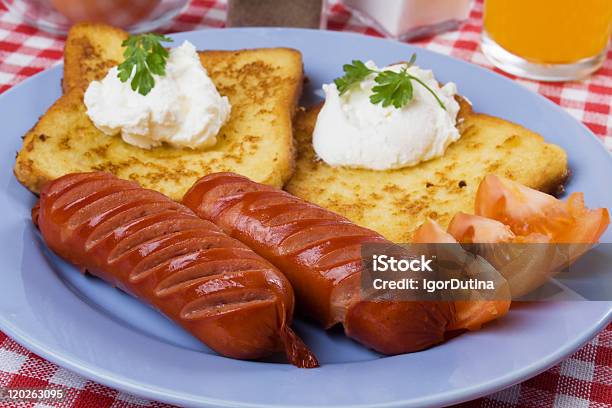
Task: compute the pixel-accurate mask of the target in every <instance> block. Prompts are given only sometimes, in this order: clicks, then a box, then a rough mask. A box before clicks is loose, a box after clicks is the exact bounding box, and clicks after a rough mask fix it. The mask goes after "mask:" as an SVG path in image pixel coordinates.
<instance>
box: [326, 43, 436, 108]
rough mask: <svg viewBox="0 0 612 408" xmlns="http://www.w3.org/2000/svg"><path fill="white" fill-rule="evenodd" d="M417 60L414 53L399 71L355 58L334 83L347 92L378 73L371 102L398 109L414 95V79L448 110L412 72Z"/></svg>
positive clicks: (431, 90) (340, 91)
mask: <svg viewBox="0 0 612 408" xmlns="http://www.w3.org/2000/svg"><path fill="white" fill-rule="evenodd" d="M415 62H416V54H412V56H411V57H410V60H409V61H408V62H407V63H406V64H405V65H404V67H403V68H402V69H401V70H400V71H399V72H394V71H378V70H375V69H371V68H369V67H368V66H366V65H365V64H364V63H363V62H362V61H360V60H353V61H352V63H351V64H345V65H344V66H343V67H342V70H343V71H344V75H343V76H341V77H340V78H336V79H335V80H334V83H335V84H336V87H337V88H338V92H339V93H340V95H342V94H344V93H346V92H347V91H348V90H349V89H351V88H352V87H353V86H354V85H356V84H359V83H361V82H362V81H363V80H364V79H365V78H366V77H368V76H369V75H371V74H376V77H374V82H376V84H377V85H376V86H374V87H372V94H371V95H370V102H372V103H373V104H374V105H377V104H379V103H380V104H382V106H383V107H387V106H389V105H393V106H394V107H395V108H397V109H401V108H403V107H404V106H406V105H407V104H408V103H409V102H410V101H411V100H412V98H413V97H414V86H413V83H412V81H415V82H417V83H418V84H420V85H421V86H423V87H424V88H425V89H427V91H429V93H431V94H432V95H433V97H434V98H435V99H436V101H437V102H438V104H439V105H440V107H441V108H442V109H444V110H446V107H445V106H444V103H442V101H441V100H440V98H439V97H438V95H437V94H436V93H435V92H434V91H433V89H431V88H430V87H429V86H428V85H427V84H426V83H425V82H423V81H422V80H421V79H420V78H417V77H416V76H414V75H412V74H410V73H409V72H408V68H410V67H411V66H412V65H414V63H415Z"/></svg>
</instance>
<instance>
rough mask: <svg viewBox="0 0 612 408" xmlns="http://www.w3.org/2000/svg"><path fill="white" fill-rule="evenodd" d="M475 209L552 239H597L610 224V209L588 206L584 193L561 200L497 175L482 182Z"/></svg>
mask: <svg viewBox="0 0 612 408" xmlns="http://www.w3.org/2000/svg"><path fill="white" fill-rule="evenodd" d="M475 212H476V214H477V215H481V216H484V217H487V218H492V219H494V220H498V221H500V222H502V223H504V224H506V225H508V226H509V227H510V229H511V230H512V232H513V233H514V234H516V235H517V236H522V237H526V236H529V235H530V234H532V233H536V234H541V235H545V236H547V237H549V239H550V242H551V243H582V244H585V243H595V242H597V241H598V240H599V238H600V237H601V235H602V234H603V233H604V231H605V230H606V228H607V227H608V225H609V224H610V215H609V214H608V210H607V209H605V208H597V209H594V210H591V209H588V208H586V207H585V205H584V196H583V194H582V193H572V194H571V195H570V196H569V197H568V198H567V200H566V201H561V200H558V199H556V198H555V197H553V196H551V195H549V194H545V193H542V192H540V191H537V190H534V189H531V188H529V187H526V186H524V185H522V184H520V183H517V182H515V181H512V180H508V179H505V178H501V177H498V176H495V175H488V176H486V177H485V178H484V179H483V181H482V182H481V183H480V186H479V187H478V191H477V192H476V204H475Z"/></svg>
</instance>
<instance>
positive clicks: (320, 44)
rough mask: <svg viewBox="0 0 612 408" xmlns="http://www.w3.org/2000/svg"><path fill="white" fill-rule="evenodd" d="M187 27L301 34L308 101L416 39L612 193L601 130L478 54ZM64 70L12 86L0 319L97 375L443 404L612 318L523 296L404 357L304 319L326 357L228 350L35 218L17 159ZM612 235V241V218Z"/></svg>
mask: <svg viewBox="0 0 612 408" xmlns="http://www.w3.org/2000/svg"><path fill="white" fill-rule="evenodd" d="M174 38H175V40H177V41H182V40H189V41H191V42H193V43H194V44H195V45H196V46H197V47H198V48H199V49H206V48H213V49H214V48H217V49H238V48H253V47H273V46H286V47H293V48H297V49H298V50H300V51H302V53H303V55H304V65H305V67H306V74H307V75H308V77H309V78H310V82H309V83H308V85H307V87H306V89H305V103H308V102H315V101H316V100H317V98H318V96H317V95H318V91H317V90H318V89H319V88H320V86H321V84H322V82H324V81H325V82H329V81H330V80H332V79H333V78H334V77H336V76H338V74H339V73H340V70H341V67H342V64H344V63H346V62H347V61H350V60H351V59H355V58H360V59H373V60H375V61H376V62H377V63H378V64H380V65H384V64H388V63H391V62H394V61H398V60H401V59H405V58H407V56H409V55H410V54H411V53H412V52H416V53H417V54H418V61H419V65H421V66H423V67H428V68H432V69H434V71H435V73H436V75H437V77H438V78H439V79H440V80H441V81H442V82H446V81H454V82H456V83H457V85H458V87H459V90H460V93H461V94H463V95H466V96H467V97H468V98H469V99H470V100H471V101H472V102H473V104H474V108H475V109H476V110H477V111H480V112H485V113H489V114H492V115H496V116H500V117H502V118H505V119H509V120H512V121H514V122H517V123H520V124H522V125H524V126H526V127H528V128H530V129H533V130H535V131H537V132H539V133H541V134H542V135H543V136H544V137H545V138H546V139H547V140H548V141H551V142H554V143H557V144H559V145H561V146H562V147H563V148H564V149H566V150H567V151H568V152H569V157H570V166H571V168H572V179H571V182H570V183H569V185H568V190H569V191H584V192H585V194H586V197H587V203H588V205H590V206H597V207H609V206H610V205H611V204H612V190H611V189H609V188H601V184H602V181H601V180H602V175H604V176H605V175H609V174H612V160H611V159H610V156H609V154H608V152H606V151H605V149H604V148H603V147H602V146H601V145H600V143H599V142H598V141H597V139H596V138H595V137H594V136H593V135H592V134H591V133H590V132H589V131H588V130H587V129H586V128H585V127H584V126H583V125H581V124H580V123H578V122H577V121H575V120H574V119H572V118H571V117H570V116H569V115H568V114H566V113H565V112H563V111H562V110H561V109H560V108H559V107H557V106H556V105H554V104H553V103H551V102H549V101H547V100H546V99H544V98H543V97H541V96H539V95H536V94H534V93H532V92H530V91H528V90H527V89H525V88H523V87H521V86H520V85H517V84H515V83H513V82H512V81H510V80H508V79H506V78H504V77H502V76H499V75H497V74H495V73H492V72H490V71H488V70H485V69H482V68H479V67H477V66H475V65H471V64H468V63H465V62H462V61H459V60H456V59H453V58H449V57H447V56H444V55H440V54H436V53H433V52H430V51H426V50H422V49H420V48H414V47H411V46H409V45H406V44H401V43H398V42H393V41H385V40H381V39H376V38H371V37H365V36H361V35H355V34H346V33H336V32H326V31H309V30H296V29H229V30H228V29H225V30H205V31H198V32H191V33H183V34H178V35H175V36H174ZM61 76H62V68H61V67H59V66H58V67H55V68H53V69H50V70H48V71H45V72H43V73H41V74H40V75H37V76H35V77H34V78H32V79H29V80H28V81H26V82H24V83H23V84H21V85H19V86H17V87H15V88H13V89H11V90H10V91H8V92H6V93H5V94H3V95H1V96H0V112H2V118H3V120H2V128H3V132H2V133H3V135H2V137H3V140H4V142H3V143H2V145H1V146H0V151H1V152H2V157H4V159H3V160H2V161H1V162H0V163H1V166H2V170H1V171H0V180H1V185H2V188H3V191H4V193H3V194H2V195H1V196H0V212H1V213H2V214H3V221H2V223H1V224H0V256H1V259H2V272H1V273H2V284H1V286H0V328H1V329H2V330H3V331H5V332H6V333H7V334H8V335H9V336H11V337H13V338H14V339H16V340H17V341H18V342H20V343H21V344H23V345H24V346H25V347H27V348H29V349H31V350H33V351H34V352H36V353H38V354H39V355H41V356H42V357H44V358H47V359H49V360H51V361H53V362H55V363H57V364H59V365H62V366H64V367H66V368H68V369H71V370H73V371H76V372H78V373H80V374H82V375H84V376H85V377H88V378H91V379H93V380H95V381H98V382H101V383H103V384H106V385H108V386H111V387H115V388H118V389H121V390H123V391H126V392H129V393H133V394H137V395H140V396H143V397H147V398H152V399H157V400H161V401H166V402H170V403H175V404H180V405H187V406H214V407H262V406H279V407H280V406H283V407H287V406H312V405H328V406H335V407H340V406H342V407H347V406H351V407H356V406H359V407H362V406H363V407H365V406H372V407H399V406H402V407H406V406H441V405H445V404H451V403H456V402H461V401H465V400H469V399H472V398H476V397H479V396H482V395H485V394H488V393H491V392H494V391H497V390H499V389H502V388H504V387H507V386H510V385H512V384H514V383H517V382H520V381H522V380H524V379H526V378H528V377H530V376H533V375H535V374H537V373H539V372H541V371H543V370H545V369H547V368H548V367H550V366H552V365H553V364H555V363H556V362H558V361H559V360H561V359H562V358H563V357H565V356H567V355H568V354H569V353H571V352H572V351H574V350H576V349H577V348H578V347H580V346H581V345H582V344H584V343H585V342H586V341H587V340H589V339H590V338H591V337H592V336H593V335H595V333H596V332H597V331H599V330H600V329H602V328H603V327H604V326H605V325H606V323H607V322H608V321H610V318H611V316H612V303H611V302H541V303H538V304H524V305H519V306H517V307H515V308H513V309H512V311H511V312H510V314H509V315H508V316H507V317H505V318H504V319H502V320H500V321H498V322H495V323H493V324H490V325H489V326H487V327H486V328H485V329H484V330H480V331H478V332H475V333H469V334H466V335H462V336H459V337H456V338H454V339H452V340H450V341H448V342H447V343H445V344H443V345H441V346H439V347H435V348H432V349H430V350H427V351H424V352H420V353H414V354H407V355H402V356H395V357H383V356H380V355H377V354H375V353H373V352H370V351H368V350H365V349H364V348H362V347H360V346H359V345H357V344H356V343H353V342H352V341H350V340H348V339H346V338H345V337H344V336H343V335H342V334H341V332H340V331H338V330H336V331H331V332H329V333H325V332H323V330H320V329H318V328H316V327H313V326H311V325H309V324H307V323H302V322H297V330H298V331H299V333H300V334H301V335H302V336H303V338H304V340H305V341H306V342H307V343H308V344H310V345H311V346H312V348H313V349H314V351H315V352H316V353H317V354H318V356H319V357H320V360H321V362H322V363H323V364H322V366H321V368H318V369H313V370H300V369H296V368H294V367H292V366H290V365H287V364H278V363H277V362H275V361H272V360H271V361H269V362H245V361H237V360H231V359H227V358H223V357H219V356H217V355H215V354H214V353H213V352H211V351H210V350H208V349H206V348H205V347H204V346H202V345H201V344H200V343H198V342H197V341H196V340H195V339H194V338H192V337H191V336H190V335H188V334H186V333H185V332H183V331H182V330H181V329H179V328H178V327H177V326H175V325H174V324H172V323H171V322H169V321H167V320H166V319H165V318H163V317H162V316H160V315H159V314H158V313H156V312H154V311H153V310H152V309H149V308H148V307H146V306H145V305H143V304H142V303H140V302H138V301H136V300H134V299H131V298H130V297H128V296H127V295H125V294H123V293H122V292H120V291H118V290H115V289H113V288H111V287H109V286H108V285H106V284H104V283H102V282H101V281H99V280H97V279H94V278H90V277H87V276H83V275H81V274H79V273H78V272H77V270H76V269H74V268H73V267H71V266H69V265H67V264H66V263H64V262H63V261H61V260H60V259H58V258H56V257H55V256H54V255H53V254H50V253H49V251H48V250H46V248H45V246H44V245H43V244H42V243H41V241H40V240H39V238H38V236H37V234H36V231H35V229H34V228H33V227H32V225H31V222H30V208H31V207H32V205H33V204H34V202H35V198H34V196H33V195H32V194H30V193H29V192H28V191H27V190H26V189H25V188H23V187H22V186H21V185H20V184H19V183H18V182H17V181H16V180H15V178H14V177H13V172H12V166H13V163H14V158H15V152H16V151H17V150H18V149H19V148H20V146H21V136H22V135H23V134H24V133H25V132H26V131H27V130H28V129H29V128H31V127H32V125H33V124H34V123H35V121H36V120H37V119H38V117H39V116H40V115H41V114H42V113H43V112H44V111H45V109H46V108H47V107H48V106H49V105H51V103H53V102H54V101H55V100H56V99H57V98H58V97H59V96H60V93H61V90H60V80H61ZM604 241H605V242H610V241H612V230H609V231H608V233H607V234H606V235H605V237H604ZM602 256H603V255H602ZM595 259H599V263H598V264H588V265H586V264H585V265H582V266H583V267H584V270H585V273H594V274H596V275H597V274H599V275H598V276H600V277H601V278H602V279H603V278H604V276H603V274H606V273H609V272H610V265H612V262H611V260H610V259H601V257H599V258H597V257H595ZM594 276H595V275H594ZM587 277H588V275H587Z"/></svg>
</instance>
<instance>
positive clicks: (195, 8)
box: [0, 0, 612, 408]
mask: <svg viewBox="0 0 612 408" xmlns="http://www.w3.org/2000/svg"><path fill="white" fill-rule="evenodd" d="M225 8H226V6H225V2H223V1H214V0H192V1H191V3H190V5H189V7H188V8H187V9H186V10H185V11H184V12H183V13H181V14H180V15H179V16H178V17H177V18H175V19H174V21H173V22H172V23H171V24H170V25H169V26H168V27H166V30H165V31H167V32H177V31H187V30H194V29H198V28H206V27H222V26H223V24H224V23H223V22H224V19H225ZM481 18H482V3H481V0H476V1H475V3H474V5H473V8H472V11H471V13H470V17H469V19H468V21H467V22H466V23H465V24H463V26H462V27H461V28H460V29H459V30H458V31H453V32H448V33H444V34H441V35H437V36H435V37H432V38H428V39H425V40H420V41H417V42H415V44H417V45H419V46H422V47H425V48H427V49H430V50H433V51H437V52H440V53H443V54H447V55H452V56H455V57H458V58H461V59H464V60H467V61H471V62H473V63H476V64H478V65H482V66H486V67H489V68H492V66H491V64H490V63H489V62H488V61H487V60H486V59H485V57H484V55H483V54H482V52H481V51H480V49H479V47H478V44H479V36H480V30H481ZM328 29H331V30H341V31H356V32H360V33H364V34H366V35H374V36H382V35H381V34H380V33H379V32H377V31H376V29H374V28H372V27H368V26H366V25H364V24H363V23H361V22H360V21H358V20H357V19H356V18H355V17H354V16H352V15H351V13H350V11H348V10H347V9H346V8H344V7H343V6H342V5H341V4H338V3H335V2H332V4H331V6H330V8H329V18H328ZM62 49H63V39H62V38H60V37H56V36H51V35H48V34H45V33H43V32H41V31H38V30H37V29H34V28H31V27H29V26H27V25H25V24H23V22H21V21H20V20H19V18H18V17H17V16H14V15H12V14H10V13H8V12H7V11H6V9H4V8H3V7H2V6H1V5H0V93H2V92H4V91H6V90H7V89H9V88H10V87H12V86H13V85H15V84H17V83H19V82H20V81H22V80H24V79H26V78H27V77H29V76H31V75H34V74H36V73H37V72H40V71H42V70H44V69H46V68H48V67H50V66H52V65H54V64H56V63H57V62H58V61H60V60H61V59H62ZM496 71H498V70H496ZM498 72H501V71H498ZM516 81H517V82H519V83H521V84H523V85H524V86H526V87H528V88H529V89H531V90H533V91H535V92H539V93H541V94H542V95H544V96H546V97H547V98H549V99H551V100H552V101H554V102H555V103H557V104H559V105H560V106H562V107H563V108H564V109H565V110H567V111H568V112H569V113H570V114H571V115H572V116H574V117H575V118H576V119H578V120H580V121H582V122H583V123H584V124H585V125H587V126H588V127H589V128H590V129H591V130H592V131H593V133H595V134H596V135H597V136H598V137H600V138H601V139H602V141H603V142H604V143H605V145H606V147H607V148H608V149H610V150H612V50H610V51H609V53H608V58H607V60H606V62H605V63H604V66H603V67H602V68H601V69H600V70H599V71H598V72H597V73H595V74H594V75H593V76H591V77H590V78H589V79H587V80H584V81H576V82H566V83H557V84H553V83H542V82H535V81H528V80H522V79H516ZM26 386H30V387H61V388H62V389H64V390H65V392H66V394H67V397H66V398H65V399H64V400H63V401H62V402H58V403H53V402H45V403H44V405H43V404H39V405H37V404H35V403H22V404H20V405H7V403H2V402H0V407H5V406H6V407H9V406H11V407H12V406H15V407H34V406H37V407H43V406H44V407H47V406H50V407H88V408H89V407H116V408H119V407H126V408H127V407H130V408H131V407H142V406H148V407H167V406H168V405H165V404H162V403H158V402H154V401H147V400H143V399H140V398H137V397H133V396H130V395H126V394H125V393H122V392H119V391H116V390H113V389H110V388H108V387H105V386H103V385H100V384H97V383H94V382H92V381H89V380H87V379H85V378H83V377H81V376H79V375H77V374H74V373H72V372H70V371H68V370H65V369H63V368H61V367H58V366H56V365H55V364H53V363H51V362H49V361H46V360H44V359H42V358H41V357H39V356H37V355H35V354H33V353H31V352H29V351H28V350H26V349H25V348H23V347H21V346H20V345H18V344H17V343H16V342H15V341H13V340H12V339H10V338H9V337H7V336H6V335H5V334H4V333H2V332H0V389H1V388H16V387H26ZM3 404H4V405H3ZM462 406H466V407H534V408H540V407H572V408H573V407H596V408H604V407H612V325H610V326H608V328H607V329H606V330H604V331H603V332H602V333H600V334H599V335H598V336H597V337H595V338H594V339H593V340H592V341H590V342H589V343H588V344H587V345H586V346H584V347H583V348H582V349H580V350H579V351H578V352H576V353H575V354H573V355H572V356H570V357H569V358H568V359H566V360H565V361H563V362H562V363H560V364H558V365H557V366H555V367H553V368H551V369H550V370H548V371H546V372H544V373H543V374H540V375H538V376H536V377H534V378H532V379H530V380H528V381H525V382H523V383H522V384H518V385H515V386H513V387H510V388H508V389H506V390H504V391H501V392H498V393H496V394H493V395H490V396H488V397H486V398H482V399H479V400H476V401H472V402H469V403H465V404H462Z"/></svg>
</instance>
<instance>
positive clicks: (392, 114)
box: [312, 61, 461, 170]
mask: <svg viewBox="0 0 612 408" xmlns="http://www.w3.org/2000/svg"><path fill="white" fill-rule="evenodd" d="M366 66H368V68H370V69H375V70H379V69H378V68H377V67H376V65H375V64H374V63H373V62H372V61H368V62H367V63H366ZM404 67H405V65H404V64H397V65H392V66H389V67H385V68H382V70H390V71H395V72H399V71H400V70H401V69H402V68H404ZM408 72H409V73H410V74H412V75H414V76H415V77H417V78H419V79H420V80H421V81H423V82H424V83H426V84H427V85H428V86H429V87H430V88H431V89H432V90H433V91H434V92H435V93H436V95H437V96H438V97H439V98H440V100H441V101H442V103H443V104H444V106H445V108H446V109H442V107H441V106H440V105H439V104H438V102H437V101H436V99H435V98H434V96H433V95H432V94H431V93H430V92H429V91H428V90H427V89H426V88H425V87H423V86H422V85H421V84H419V83H417V82H416V81H412V84H413V89H414V96H413V99H412V100H411V101H410V102H408V104H406V106H404V107H402V108H399V109H398V108H395V107H393V106H392V105H391V106H387V107H383V106H382V104H377V105H374V104H372V103H371V102H370V99H369V98H370V95H371V94H372V87H374V86H376V82H374V78H375V76H376V74H370V75H369V76H368V77H366V78H365V79H364V80H363V81H362V82H361V83H359V84H356V85H354V86H353V87H352V88H351V89H350V90H348V91H347V92H345V93H344V94H343V95H340V94H339V92H338V89H337V87H336V85H335V84H334V83H331V84H326V85H323V91H324V92H325V103H324V104H323V107H322V108H321V111H320V112H319V115H318V117H317V122H316V125H315V129H314V133H313V137H312V143H313V147H314V150H315V152H316V154H317V155H318V157H319V158H321V159H322V160H323V161H324V162H326V163H327V164H329V165H330V166H346V167H356V168H365V169H372V170H390V169H398V168H402V167H408V166H414V165H416V164H418V163H420V162H423V161H426V160H430V159H433V158H434V157H438V156H441V155H443V154H444V152H445V151H446V148H447V147H448V146H449V145H450V144H451V143H453V142H455V141H456V140H458V139H459V138H460V136H461V135H460V133H459V130H458V129H457V126H456V123H457V113H458V112H459V104H458V103H457V101H456V100H455V95H456V94H457V87H456V86H455V84H454V83H452V82H449V83H447V84H445V85H444V86H440V85H439V84H438V82H437V81H436V78H435V77H434V75H433V72H432V71H430V70H424V69H421V68H419V67H417V66H411V67H409V68H408Z"/></svg>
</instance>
